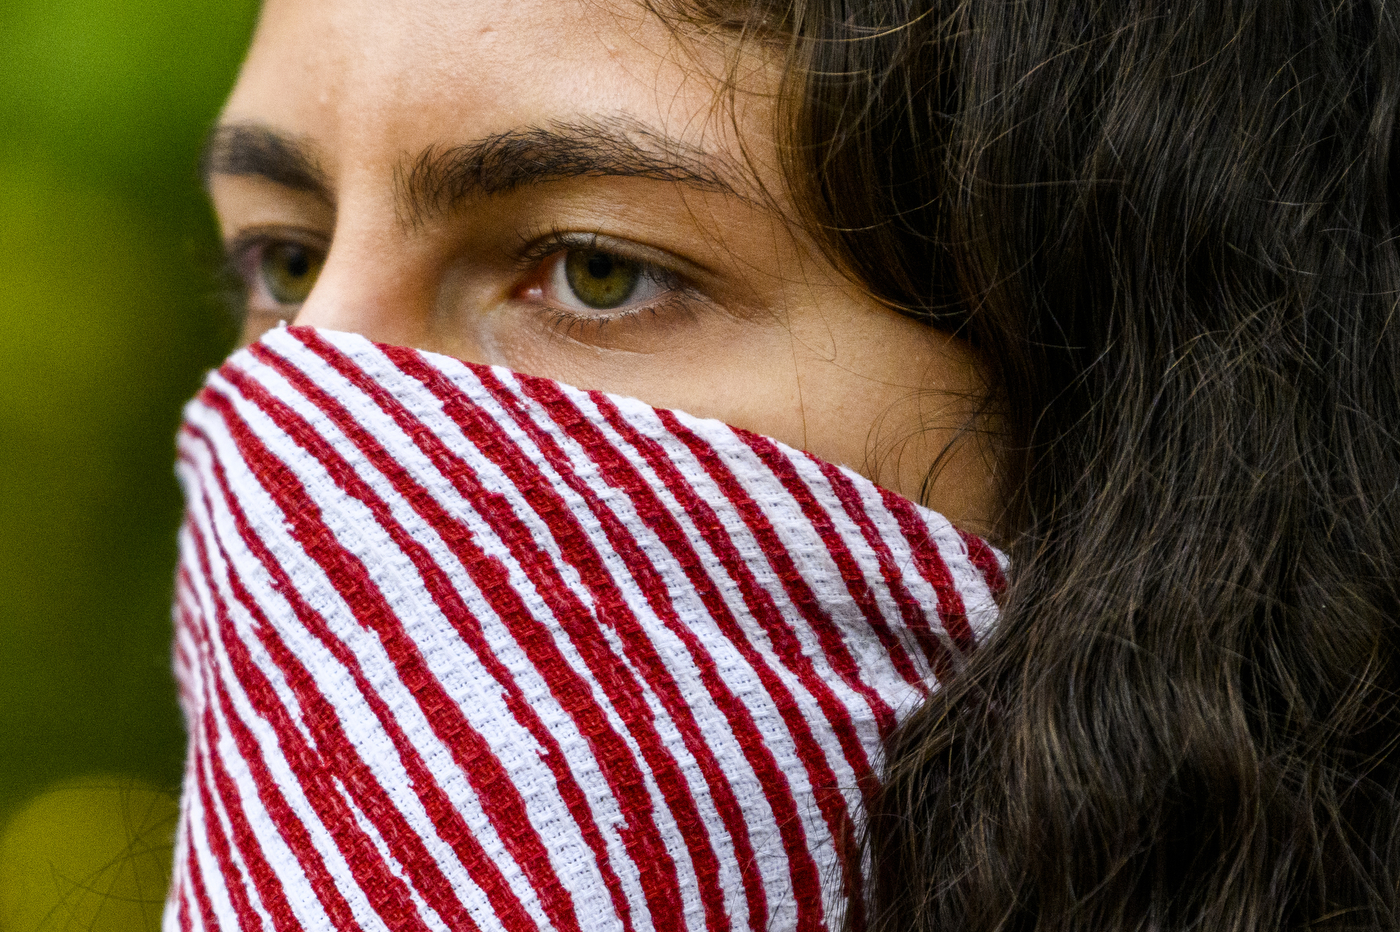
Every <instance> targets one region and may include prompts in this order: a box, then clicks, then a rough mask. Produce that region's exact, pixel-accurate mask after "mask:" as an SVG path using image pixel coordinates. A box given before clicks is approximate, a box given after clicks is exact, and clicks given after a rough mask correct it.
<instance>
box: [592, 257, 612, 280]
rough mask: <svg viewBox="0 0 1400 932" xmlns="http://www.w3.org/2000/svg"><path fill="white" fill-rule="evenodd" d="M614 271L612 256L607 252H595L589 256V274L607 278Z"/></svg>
mask: <svg viewBox="0 0 1400 932" xmlns="http://www.w3.org/2000/svg"><path fill="white" fill-rule="evenodd" d="M612 273H613V260H612V256H610V255H608V254H607V253H605V252H595V253H593V254H592V255H591V256H589V257H588V274H589V275H591V276H593V277H594V278H607V277H608V276H609V275H611V274H612Z"/></svg>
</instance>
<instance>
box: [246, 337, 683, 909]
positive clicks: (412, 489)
mask: <svg viewBox="0 0 1400 932" xmlns="http://www.w3.org/2000/svg"><path fill="white" fill-rule="evenodd" d="M254 352H256V353H257V354H258V357H259V359H261V360H262V361H263V362H264V363H266V364H267V365H268V366H270V367H272V368H274V369H276V371H278V372H279V373H281V374H282V375H283V377H284V378H286V379H287V380H288V381H289V382H291V383H292V384H293V385H294V386H295V387H296V388H297V390H298V391H300V392H302V394H303V395H304V396H305V397H306V398H307V399H308V400H309V401H311V402H312V403H313V404H315V405H316V406H317V407H318V408H319V409H320V410H321V411H322V412H323V413H325V414H326V415H327V416H328V417H329V418H331V420H332V421H333V422H335V424H336V425H337V426H338V427H339V428H340V429H341V431H342V432H343V433H345V435H346V436H347V437H349V438H350V439H351V440H352V441H353V442H354V443H355V444H356V446H357V447H358V448H359V450H360V451H361V452H362V453H363V454H364V455H365V456H366V458H367V459H368V460H369V461H370V462H371V463H372V464H373V465H374V467H375V468H376V469H378V470H379V471H380V472H381V473H382V474H383V475H384V476H385V478H386V479H388V480H389V481H390V483H391V484H392V485H393V486H394V489H395V491H396V492H398V493H399V494H400V495H402V496H403V497H404V499H405V500H406V501H407V502H409V504H410V505H412V507H413V509H414V511H415V512H416V513H417V514H418V515H419V516H420V517H421V518H423V520H424V521H426V522H427V523H428V524H429V526H430V527H432V528H433V530H434V531H435V532H436V533H437V534H438V536H439V537H440V538H441V539H442V540H443V541H444V542H446V543H447V545H448V546H449V548H450V549H452V551H453V553H454V555H456V556H457V557H458V559H459V560H460V561H461V563H462V565H463V566H464V567H465V568H466V569H467V571H468V573H469V574H470V575H471V576H472V578H473V582H475V583H476V585H477V588H478V589H479V591H480V592H481V593H482V594H483V595H484V596H485V597H486V598H488V600H490V601H491V602H492V608H493V610H495V611H496V613H497V614H498V616H499V617H501V618H502V619H503V620H504V621H505V622H506V623H507V625H508V626H509V627H510V628H511V630H512V633H513V635H514V636H515V637H516V638H517V640H518V643H520V644H521V645H522V647H523V649H524V650H525V651H526V652H527V654H529V655H530V656H531V660H532V662H533V663H535V664H536V665H537V666H539V667H542V668H544V669H546V670H555V671H557V672H560V675H564V676H571V675H572V669H571V668H570V667H569V665H568V663H567V661H566V660H565V659H564V658H563V657H562V655H561V654H559V653H558V652H557V651H556V652H553V653H550V652H549V651H547V650H545V651H542V649H541V647H540V646H539V645H540V644H542V643H544V642H547V641H549V638H550V634H549V631H548V629H547V628H546V627H545V626H543V625H542V624H539V623H537V622H536V623H535V624H533V625H531V624H530V622H531V621H533V619H530V618H529V617H528V616H529V615H530V611H529V609H528V608H527V607H526V606H525V604H524V603H523V602H522V601H521V600H520V597H519V594H518V593H516V592H515V591H514V589H513V587H512V586H511V584H510V580H509V578H508V576H507V575H506V573H505V571H504V569H503V568H502V567H501V566H500V564H499V563H498V562H496V561H494V560H492V559H491V558H489V557H488V556H486V555H485V553H484V552H483V551H481V550H480V549H479V548H478V547H477V545H476V543H475V541H472V540H470V539H469V535H463V534H462V526H461V523H460V521H459V520H457V519H456V518H454V517H453V516H452V515H450V514H448V513H447V512H446V511H445V510H444V509H443V508H442V507H441V506H440V505H439V504H438V502H437V500H436V499H434V498H433V496H432V495H431V494H430V493H429V492H428V491H427V490H426V489H424V488H423V487H422V486H421V485H419V484H418V483H417V482H415V481H414V480H413V478H412V477H411V476H410V475H409V473H408V472H407V470H405V469H404V468H403V467H402V466H401V465H400V464H399V463H398V462H397V461H396V460H395V459H394V458H393V457H392V456H390V455H389V454H388V453H387V452H386V451H385V450H384V449H383V447H382V446H381V445H380V444H379V443H378V441H377V440H375V438H374V436H373V435H372V434H370V433H369V432H368V431H366V430H365V429H364V428H363V427H362V426H361V425H360V424H359V422H357V421H356V420H355V419H354V417H353V416H352V415H350V413H349V412H348V411H346V410H345V408H344V407H343V406H342V405H341V404H340V403H339V402H337V401H336V400H335V399H334V398H333V397H331V396H330V395H329V394H327V393H326V392H325V391H323V390H322V389H320V388H319V387H318V386H317V385H316V384H315V383H314V382H312V381H310V380H309V379H308V378H307V377H306V375H305V374H304V373H303V372H301V371H300V370H299V369H297V368H295V367H294V366H293V365H292V364H291V363H289V362H288V361H287V360H285V359H283V358H282V357H280V356H278V355H276V354H275V353H273V352H271V351H270V350H267V349H266V348H265V347H262V346H257V347H254ZM243 381H244V382H245V383H246V384H240V390H241V391H242V392H243V393H244V394H245V395H248V396H249V397H250V398H252V399H253V400H255V401H256V402H257V403H258V404H259V406H260V407H261V408H262V409H263V410H264V412H265V413H267V414H268V415H269V416H270V417H272V418H274V420H278V421H288V422H298V423H299V422H300V418H299V417H298V416H297V415H296V414H295V413H294V412H292V411H290V409H287V408H286V407H285V406H284V405H282V404H281V402H279V401H277V400H276V399H275V398H272V397H271V396H270V395H269V394H268V393H267V392H266V391H265V390H263V389H262V388H261V387H260V386H258V385H257V384H256V383H253V382H251V381H250V380H247V379H244V380H243ZM414 424H415V425H417V422H414ZM306 430H309V428H306ZM422 430H426V428H423V427H422V426H421V425H417V426H416V428H415V429H414V431H412V432H413V433H417V432H418V431H422ZM303 432H304V431H303V430H302V429H300V428H299V429H298V433H297V436H298V438H299V439H301V436H300V435H301V433H303ZM307 443H309V444H311V446H312V447H313V448H314V450H313V452H314V454H315V455H316V456H317V457H318V459H319V460H320V461H321V463H322V465H323V466H325V467H326V468H327V470H328V471H330V472H331V473H332V474H335V475H345V476H349V475H352V474H353V470H352V467H350V466H349V464H347V463H346V462H345V461H344V460H343V459H342V458H341V457H340V456H339V455H338V454H337V453H336V452H335V451H334V449H333V448H331V447H330V446H329V445H327V444H325V443H324V442H323V441H321V440H319V438H316V437H314V436H313V437H310V438H306V439H305V442H304V443H303V446H304V447H305V445H306V444H307ZM461 468H463V469H466V468H467V467H466V466H465V464H463V466H462V467H461ZM348 481H349V484H350V485H351V486H353V487H352V488H349V489H348V491H349V492H350V494H352V495H354V496H355V497H356V498H358V499H359V500H360V501H361V502H363V503H364V504H365V505H366V507H368V508H370V509H371V511H372V512H373V513H374V515H375V518H376V521H377V522H378V523H379V524H380V525H381V526H382V527H383V528H384V529H385V530H386V532H388V533H389V534H390V536H391V537H392V538H393V540H394V542H395V544H396V545H397V546H398V547H399V549H400V550H401V551H403V552H404V553H405V554H407V555H408V556H409V557H410V559H411V560H412V561H413V563H414V565H415V567H417V568H418V570H419V572H420V573H421V574H422V576H423V578H424V581H425V582H426V584H427V588H428V590H429V592H430V593H431V594H432V595H433V598H434V601H435V602H436V603H437V604H438V607H439V608H440V609H441V610H442V612H443V616H444V617H445V618H447V619H449V620H450V621H451V623H452V624H453V625H454V626H455V628H456V629H457V631H458V634H459V636H461V638H462V639H463V640H464V641H465V642H466V643H467V644H468V645H470V646H471V647H472V649H473V651H474V652H475V654H476V655H477V657H478V659H479V660H480V661H481V663H482V665H483V666H484V667H485V668H486V670H487V672H488V673H490V674H491V676H492V677H494V678H495V680H496V681H497V683H498V684H499V685H500V686H501V687H502V689H503V690H504V691H505V694H506V701H507V706H508V707H509V708H510V710H511V712H512V714H513V715H514V716H515V719H516V721H517V722H519V723H520V724H521V725H522V726H524V727H525V728H527V729H528V730H529V731H530V733H531V735H532V736H533V737H534V738H535V739H536V740H538V741H539V742H540V743H541V744H542V745H543V746H544V748H545V754H544V755H543V759H544V761H545V763H546V764H547V765H548V766H549V767H550V769H551V772H552V773H553V774H554V777H555V779H556V781H557V783H558V787H559V791H560V796H561V798H562V799H563V800H564V802H565V804H566V805H567V806H568V808H569V810H570V813H571V814H572V815H573V817H574V821H575V823H576V824H577V825H578V827H579V829H580V832H581V833H582V834H583V836H584V838H585V840H586V842H587V844H588V845H589V847H590V848H591V849H592V851H593V854H594V858H595V860H596V861H597V864H598V867H599V870H600V873H601V874H602V876H603V878H604V883H605V885H606V886H607V888H608V890H609V893H610V895H611V897H612V901H613V905H614V907H615V908H616V910H617V912H618V916H619V917H620V918H621V919H622V922H623V925H624V928H626V929H629V930H630V929H631V928H632V924H631V915H630V913H631V907H630V905H629V904H628V902H627V899H626V895H625V893H624V891H623V890H622V885H621V881H620V880H619V879H618V877H617V873H616V871H615V870H614V869H613V867H612V864H611V861H610V859H609V856H608V852H607V846H606V842H605V841H604V840H603V837H602V834H601V833H600V832H599V830H598V826H597V824H596V822H595V821H594V820H593V817H592V808H591V806H590V805H589V803H588V801H587V797H586V795H585V794H584V792H583V790H582V788H581V787H580V786H579V785H578V782H577V780H576V779H575V778H574V776H573V773H572V771H571V770H570V769H569V767H568V761H567V757H566V755H565V753H564V752H563V750H562V749H561V748H560V746H559V743H558V740H557V739H556V738H555V736H554V735H553V734H552V733H551V732H550V731H549V729H548V727H547V726H545V725H544V723H543V722H542V721H541V720H540V718H539V715H538V714H537V713H536V711H535V710H534V708H533V707H532V706H531V704H530V702H529V700H528V698H527V697H526V696H525V694H524V692H523V691H522V690H521V688H520V685H519V683H518V682H516V680H515V677H514V676H513V675H512V674H511V672H510V671H509V669H508V668H507V667H506V666H505V664H503V663H502V662H501V661H500V659H499V658H498V657H497V656H496V655H495V653H494V652H493V651H492V649H491V647H490V644H489V642H488V640H487V638H486V635H485V633H484V632H483V631H482V629H481V626H480V623H479V622H478V621H477V619H476V618H475V617H474V616H473V615H472V613H471V612H470V610H469V609H468V608H467V606H466V604H465V603H464V602H463V601H462V599H461V596H460V595H459V594H458V593H457V591H456V589H455V588H454V587H453V585H452V583H451V580H450V579H448V578H447V575H446V574H445V573H444V572H443V571H442V568H441V567H439V566H438V565H437V564H436V563H435V562H434V561H433V559H432V557H431V555H429V554H428V553H427V551H426V549H425V548H424V547H423V546H422V545H421V544H419V543H418V542H417V541H416V540H414V539H413V538H412V537H411V536H410V535H409V534H408V533H407V531H406V530H405V529H404V528H403V527H402V526H401V525H400V524H399V523H398V522H396V521H395V520H394V519H393V516H392V513H391V512H390V510H389V508H388V507H387V506H386V505H385V503H384V502H383V501H382V500H381V499H380V498H379V497H378V496H377V495H376V494H375V493H374V492H373V490H371V489H369V487H368V486H367V485H364V484H363V483H360V482H358V481H355V480H348ZM560 691H561V692H562V694H563V695H562V696H561V701H562V702H563V704H564V706H565V708H566V709H568V708H570V707H571V705H570V700H571V699H574V698H575V697H578V696H581V695H582V694H583V693H585V692H586V687H585V684H583V683H582V681H578V682H575V683H571V684H570V686H569V688H565V689H563V690H560ZM572 704H573V705H574V706H577V707H578V709H577V710H575V711H579V713H580V714H576V715H573V718H574V719H575V721H576V722H577V724H578V727H579V731H580V734H583V735H585V736H588V737H589V739H590V741H591V740H594V738H595V737H596V735H597V734H598V733H599V732H600V731H608V732H609V733H611V726H609V725H608V723H607V719H606V716H605V714H604V713H603V712H602V710H601V709H598V708H597V707H596V706H595V705H593V704H591V703H589V704H581V703H579V702H578V701H574V702H573V703H572ZM603 743H604V744H605V745H606V747H602V748H598V749H595V750H597V751H598V755H597V756H598V758H599V761H600V764H601V769H602V770H603V771H604V773H605V774H607V775H608V780H609V783H610V785H611V786H612V787H613V789H614V791H615V794H616V795H617V796H619V798H623V799H625V800H626V801H627V802H628V803H631V804H636V805H638V806H644V807H650V805H651V802H650V797H649V796H648V795H647V794H646V791H645V788H644V787H643V786H642V785H641V783H642V780H641V773H640V771H637V770H635V769H633V770H628V771H626V772H621V773H617V772H616V770H617V766H616V764H615V763H614V761H613V758H615V757H616V756H617V755H618V754H627V755H629V756H630V752H628V751H627V749H626V746H625V744H624V743H623V742H622V741H621V739H620V738H617V737H616V735H615V734H614V740H613V741H611V742H607V741H604V742H603ZM627 787H632V788H633V789H632V791H631V795H630V796H629V791H628V789H627ZM505 828H506V830H511V829H513V828H514V827H513V826H505ZM658 839H659V835H658ZM632 853H633V854H634V855H635V856H636V857H637V858H639V859H640V860H642V861H643V862H644V863H648V864H649V863H651V862H654V861H655V856H654V852H653V851H652V850H650V849H648V848H646V847H638V848H637V849H636V850H635V851H633V852H632ZM646 878H647V874H646V871H644V872H643V879H644V881H645V880H646Z"/></svg>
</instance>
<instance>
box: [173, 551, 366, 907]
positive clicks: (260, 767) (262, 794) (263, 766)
mask: <svg viewBox="0 0 1400 932" xmlns="http://www.w3.org/2000/svg"><path fill="white" fill-rule="evenodd" d="M196 546H197V547H198V549H199V551H200V554H199V556H200V563H201V571H202V572H203V573H204V574H205V576H206V578H211V577H209V568H208V562H207V559H206V554H205V553H204V548H203V544H202V543H198V544H197V545H196ZM202 647H203V659H204V667H205V669H206V670H207V675H206V676H204V677H203V679H202V682H203V683H204V690H205V695H206V696H208V697H209V702H208V703H206V709H205V717H206V718H207V719H208V721H207V722H206V727H205V733H206V736H207V739H208V741H209V743H210V747H211V750H210V752H209V753H210V756H211V758H213V759H214V761H215V764H216V765H218V772H216V778H217V776H218V774H219V773H223V767H222V765H221V764H219V761H218V757H217V755H216V752H215V750H214V748H215V747H216V744H215V742H216V741H217V735H218V729H217V728H216V726H215V725H214V723H213V718H212V716H213V706H212V702H213V699H214V697H215V696H216V695H217V697H218V702H219V706H220V707H221V708H222V709H223V714H224V720H225V721H226V722H227V723H228V734H229V736H230V737H232V738H233V741H234V745H235V746H236V747H237V748H238V753H239V755H240V757H241V758H242V760H243V762H244V764H245V765H246V766H247V767H248V772H249V774H250V775H251V776H252V778H253V785H254V787H255V789H256V791H257V794H258V798H259V799H260V800H261V801H262V804H263V807H264V809H266V810H267V815H268V818H269V819H271V820H272V823H273V825H274V826H275V827H276V829H277V832H278V834H279V835H281V837H282V839H283V841H284V842H285V843H286V845H287V847H288V849H289V850H290V851H291V852H292V855H293V856H294V857H295V858H296V859H297V863H298V864H299V865H300V867H301V869H302V872H303V874H305V875H306V879H307V881H308V882H309V883H310V884H311V888H312V890H313V891H315V893H316V898H317V899H318V900H320V902H321V905H322V907H323V908H324V909H325V912H326V915H327V917H328V918H329V919H330V921H331V922H332V923H333V924H334V925H335V927H336V928H337V929H341V930H344V932H350V930H355V929H357V928H358V926H359V924H358V923H357V922H356V920H355V916H354V912H353V911H352V910H351V908H350V905H349V903H347V902H346V900H345V897H344V896H343V895H342V894H341V892H340V888H339V887H337V886H336V883H335V879H334V878H332V877H331V875H330V871H329V870H328V869H327V867H326V864H325V860H324V859H323V858H322V857H321V853H320V851H318V850H317V849H316V846H315V844H314V843H313V842H312V840H311V834H310V833H309V832H308V831H307V829H306V826H305V824H303V823H302V821H301V819H300V818H298V817H297V815H296V813H295V812H294V811H293V809H292V807H291V806H290V805H289V804H288V802H287V800H286V797H285V796H284V795H283V794H282V792H281V790H280V788H279V787H278V784H277V779H276V777H274V776H273V775H272V772H271V770H269V768H268V766H267V763H266V761H265V760H264V758H263V755H262V749H261V748H260V747H259V745H258V743H257V739H256V738H255V737H254V736H253V733H252V732H251V731H250V730H249V729H248V726H247V725H246V724H245V723H244V722H243V719H242V718H241V717H240V716H239V714H238V712H237V710H236V709H235V708H234V707H233V701H232V699H231V698H230V696H229V694H228V691H227V689H226V688H225V687H224V685H223V683H222V682H221V680H220V678H219V676H218V673H217V671H216V669H215V666H216V663H215V660H214V658H213V657H212V651H211V648H210V646H209V645H208V644H207V643H205V644H203V645H202ZM225 779H227V776H226V775H225ZM233 789H234V787H233V786H232V784H231V783H230V784H228V785H227V786H225V785H224V784H220V786H219V794H220V796H221V797H222V798H223V801H224V809H225V811H227V812H228V813H229V815H230V818H233V817H234V816H235V814H236V815H237V817H238V819H239V821H240V823H241V825H242V827H243V831H242V832H241V833H240V838H242V839H243V840H240V842H239V848H240V850H242V851H244V859H245V860H247V858H248V856H249V852H250V851H255V852H256V856H257V858H258V859H259V861H260V862H261V863H262V865H263V866H264V867H265V868H266V869H267V870H268V871H269V872H270V871H271V868H270V865H267V864H266V860H265V859H264V858H263V856H262V852H261V850H260V848H259V847H258V845H257V842H256V838H255V833H253V832H252V829H251V826H249V825H248V823H247V820H246V818H243V816H242V811H241V807H239V806H238V805H237V802H236V800H235V799H233V798H231V797H230V796H228V795H226V793H227V792H232V791H233ZM259 893H260V895H262V889H261V883H260V887H259ZM276 896H277V897H278V898H279V899H281V900H282V906H283V907H285V908H286V909H287V910H290V906H289V905H287V904H286V902H285V898H284V897H282V894H281V892H280V891H277V894H276ZM263 902H264V903H266V902H268V896H266V895H263ZM270 911H271V910H270ZM278 915H279V914H278V913H277V912H276V911H273V917H274V919H276V918H277V917H278ZM286 915H287V917H288V919H289V923H290V924H287V925H283V924H281V923H279V927H283V928H289V929H295V928H299V926H298V925H297V923H296V921H295V920H294V919H291V913H290V912H288V913H287V914H286Z"/></svg>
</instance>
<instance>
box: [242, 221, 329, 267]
mask: <svg viewBox="0 0 1400 932" xmlns="http://www.w3.org/2000/svg"><path fill="white" fill-rule="evenodd" d="M270 243H296V244H297V245H299V246H305V247H306V248H308V249H315V250H316V251H317V252H320V253H321V254H323V255H324V254H325V253H326V252H327V251H328V250H329V249H330V237H328V236H326V235H325V234H324V233H318V232H317V231H315V230H311V229H307V228H305V227H293V226H278V225H268V226H256V227H247V228H246V229H242V230H239V231H238V232H237V233H236V234H234V235H233V236H231V237H229V238H228V239H226V240H225V241H224V257H225V259H226V260H227V261H229V262H235V261H237V259H238V258H239V257H240V256H244V255H246V254H247V253H248V251H249V250H250V249H251V248H252V247H254V246H266V245H268V244H270Z"/></svg>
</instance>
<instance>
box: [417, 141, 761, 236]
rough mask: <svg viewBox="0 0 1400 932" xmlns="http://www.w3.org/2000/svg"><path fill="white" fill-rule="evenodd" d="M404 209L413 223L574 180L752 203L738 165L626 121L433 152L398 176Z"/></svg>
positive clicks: (446, 148)
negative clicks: (678, 187) (641, 182)
mask: <svg viewBox="0 0 1400 932" xmlns="http://www.w3.org/2000/svg"><path fill="white" fill-rule="evenodd" d="M396 175H397V177H396V178H395V184H396V187H397V192H396V193H397V196H398V203H399V210H400V213H401V215H402V217H403V219H405V220H407V221H408V222H409V223H414V224H417V223H422V222H424V221H425V220H427V219H429V218H430V217H434V216H437V215H440V214H442V213H445V212H450V211H451V210H452V209H453V208H454V207H455V206H456V205H457V204H459V203H461V202H462V201H464V200H467V199H469V198H473V197H482V196H490V195H496V194H508V193H510V192H512V191H514V190H516V189H518V188H521V187H524V186H526V185H533V184H544V183H546V182H551V181H566V180H569V179H572V178H602V177H615V178H647V179H652V180H657V181H670V182H674V183H677V184H682V185H686V186H688V187H692V188H696V189H699V190H703V191H715V192H719V193H723V194H729V195H733V196H735V197H740V198H743V199H745V200H748V199H749V198H747V197H746V196H745V195H742V194H740V192H739V188H738V186H737V185H736V183H735V182H734V181H731V180H730V179H731V178H733V179H736V180H737V179H738V178H740V177H742V173H741V172H739V171H738V170H737V166H735V165H734V164H733V163H732V162H731V161H730V160H728V159H726V158H724V157H722V156H719V155H716V154H714V153H710V152H706V151H704V150H702V149H698V148H695V147H693V146H690V145H688V144H685V143H681V142H679V141H677V140H674V139H670V138H668V137H665V136H662V135H661V134H659V133H656V132H655V131H653V130H651V129H650V128H648V127H646V126H644V125H642V124H640V123H638V122H636V121H634V120H629V119H626V118H623V117H618V118H611V119H608V120H606V121H603V120H596V121H586V122H580V123H553V124H550V125H549V126H541V127H528V128H525V129H518V130H511V131H509V132H503V133H497V134H495V135H492V136H487V137H485V138H482V139H478V140H475V141H473V142H469V143H465V144H463V145H456V146H448V147H432V148H429V149H427V150H425V151H424V152H422V153H421V154H420V155H419V156H418V157H417V158H416V159H413V160H412V161H408V162H405V163H404V164H403V165H401V166H400V167H399V170H398V172H397V173H396Z"/></svg>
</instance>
